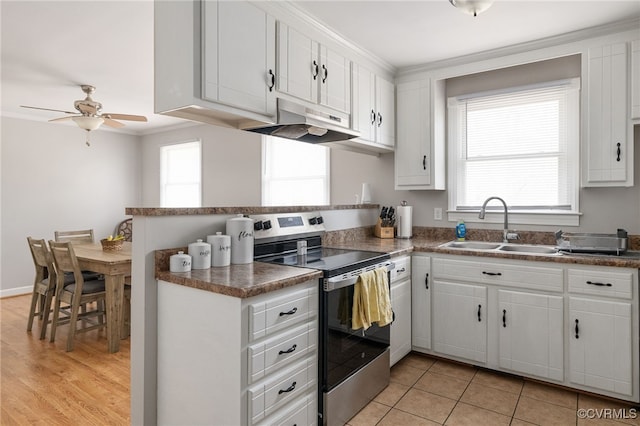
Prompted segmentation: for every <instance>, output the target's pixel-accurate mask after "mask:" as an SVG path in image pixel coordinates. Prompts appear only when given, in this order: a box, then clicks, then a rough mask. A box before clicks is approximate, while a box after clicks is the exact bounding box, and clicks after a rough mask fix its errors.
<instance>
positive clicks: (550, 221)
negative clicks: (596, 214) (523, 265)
mask: <svg viewBox="0 0 640 426" xmlns="http://www.w3.org/2000/svg"><path fill="white" fill-rule="evenodd" d="M479 213H480V210H475V211H473V210H471V211H456V210H449V211H448V212H447V219H448V220H449V222H457V221H458V220H460V219H462V220H464V221H465V222H468V223H474V222H477V223H500V224H502V223H504V213H503V212H502V211H487V213H486V215H485V218H484V219H480V218H478V214H479ZM580 216H582V213H580V212H566V213H559V212H519V211H509V226H512V225H549V226H579V225H580Z"/></svg>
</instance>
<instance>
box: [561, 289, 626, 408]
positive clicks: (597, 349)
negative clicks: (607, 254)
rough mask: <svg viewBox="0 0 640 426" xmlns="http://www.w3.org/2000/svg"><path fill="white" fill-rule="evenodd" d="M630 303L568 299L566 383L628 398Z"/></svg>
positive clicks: (579, 298)
mask: <svg viewBox="0 0 640 426" xmlns="http://www.w3.org/2000/svg"><path fill="white" fill-rule="evenodd" d="M631 324H632V318H631V303H629V302H612V301H605V300H594V299H586V298H581V297H570V298H569V342H570V343H569V381H570V382H572V383H576V384H580V385H585V386H590V387H593V388H596V389H603V390H607V391H610V392H616V393H619V394H621V395H626V396H631V395H632V393H633V368H632V365H633V363H632V353H633V352H632V350H631V341H632V338H631V330H632V327H631Z"/></svg>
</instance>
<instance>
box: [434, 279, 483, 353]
mask: <svg viewBox="0 0 640 426" xmlns="http://www.w3.org/2000/svg"><path fill="white" fill-rule="evenodd" d="M433 350H434V351H436V352H440V353H443V354H447V355H453V356H456V357H460V358H466V359H469V360H472V361H478V362H486V361H487V288H486V287H485V286H478V285H469V284H458V283H451V282H445V281H438V280H436V281H435V282H434V283H433Z"/></svg>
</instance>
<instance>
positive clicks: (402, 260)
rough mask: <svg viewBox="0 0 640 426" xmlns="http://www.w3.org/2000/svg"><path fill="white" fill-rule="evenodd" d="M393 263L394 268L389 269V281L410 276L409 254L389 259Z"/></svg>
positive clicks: (400, 279)
mask: <svg viewBox="0 0 640 426" xmlns="http://www.w3.org/2000/svg"><path fill="white" fill-rule="evenodd" d="M391 261H392V262H393V263H394V264H395V268H393V269H392V270H391V282H392V283H393V282H397V281H402V280H405V279H410V278H411V258H410V257H409V256H402V257H398V258H396V259H391Z"/></svg>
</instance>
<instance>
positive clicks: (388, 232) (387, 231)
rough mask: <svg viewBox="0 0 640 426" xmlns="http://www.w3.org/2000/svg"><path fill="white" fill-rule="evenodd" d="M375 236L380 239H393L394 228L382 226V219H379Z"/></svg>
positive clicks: (374, 231)
mask: <svg viewBox="0 0 640 426" xmlns="http://www.w3.org/2000/svg"><path fill="white" fill-rule="evenodd" d="M373 234H374V235H375V236H376V237H378V238H393V236H394V235H393V234H394V228H393V226H382V219H380V218H378V222H377V223H376V226H375V228H374V229H373Z"/></svg>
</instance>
